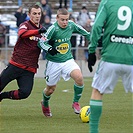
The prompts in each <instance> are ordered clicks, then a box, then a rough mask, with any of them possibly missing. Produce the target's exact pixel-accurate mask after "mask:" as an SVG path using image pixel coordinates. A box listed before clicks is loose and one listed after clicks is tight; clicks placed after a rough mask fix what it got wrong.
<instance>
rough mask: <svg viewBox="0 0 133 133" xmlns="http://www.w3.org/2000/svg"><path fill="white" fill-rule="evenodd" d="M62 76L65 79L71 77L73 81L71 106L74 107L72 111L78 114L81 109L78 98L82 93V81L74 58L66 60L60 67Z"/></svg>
mask: <svg viewBox="0 0 133 133" xmlns="http://www.w3.org/2000/svg"><path fill="white" fill-rule="evenodd" d="M62 77H63V79H64V80H65V81H67V80H69V79H70V78H72V79H73V80H74V81H75V83H74V98H73V104H72V107H73V108H74V112H75V113H76V114H79V113H80V109H81V108H80V105H79V99H80V98H81V95H82V91H83V88H84V83H83V76H82V73H81V70H80V68H79V66H78V65H77V63H76V62H75V61H74V59H71V60H68V61H67V62H65V63H64V65H63V68H62Z"/></svg>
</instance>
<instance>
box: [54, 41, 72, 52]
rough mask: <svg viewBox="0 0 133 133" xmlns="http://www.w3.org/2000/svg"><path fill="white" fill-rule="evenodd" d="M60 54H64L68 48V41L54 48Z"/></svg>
mask: <svg viewBox="0 0 133 133" xmlns="http://www.w3.org/2000/svg"><path fill="white" fill-rule="evenodd" d="M56 49H57V50H58V51H59V52H60V53H61V54H65V53H67V52H68V50H69V45H68V43H62V44H60V45H59V46H57V48H56Z"/></svg>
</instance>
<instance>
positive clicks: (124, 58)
mask: <svg viewBox="0 0 133 133" xmlns="http://www.w3.org/2000/svg"><path fill="white" fill-rule="evenodd" d="M102 28H103V30H104V33H103V41H102V46H103V47H102V53H101V54H102V60H103V61H107V62H112V63H118V64H128V65H133V0H102V1H101V3H100V5H99V8H98V11H97V15H96V19H95V22H94V25H93V27H92V31H91V37H90V41H91V44H90V45H89V52H90V53H93V52H95V49H96V47H97V42H98V40H99V39H100V35H101V33H102Z"/></svg>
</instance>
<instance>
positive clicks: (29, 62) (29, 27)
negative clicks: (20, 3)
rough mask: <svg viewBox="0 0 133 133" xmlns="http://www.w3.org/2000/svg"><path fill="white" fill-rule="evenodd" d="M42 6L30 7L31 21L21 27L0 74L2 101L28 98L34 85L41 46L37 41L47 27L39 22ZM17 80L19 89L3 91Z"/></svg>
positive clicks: (0, 96) (0, 97)
mask: <svg viewBox="0 0 133 133" xmlns="http://www.w3.org/2000/svg"><path fill="white" fill-rule="evenodd" d="M41 12H42V11H41V8H40V7H39V6H38V5H33V6H31V7H30V8H29V17H30V20H29V21H25V22H24V23H22V24H21V25H20V27H19V31H18V40H17V42H16V45H15V47H14V51H13V54H12V57H11V59H10V61H9V64H8V66H7V68H5V69H4V70H3V72H2V73H1V75H0V92H1V93H0V101H2V100H3V99H13V100H18V99H19V100H20V99H25V98H27V97H28V96H29V95H30V93H31V91H32V87H33V82H34V74H35V73H36V71H37V68H38V58H39V54H40V51H41V50H40V48H38V46H37V43H38V40H39V38H41V37H42V35H41V33H44V32H45V31H46V29H45V28H44V27H42V26H41V25H40V24H39V22H40V18H41ZM15 79H16V81H17V84H18V90H11V91H9V92H2V90H3V89H4V88H5V86H6V85H7V84H8V83H9V82H11V81H12V80H15Z"/></svg>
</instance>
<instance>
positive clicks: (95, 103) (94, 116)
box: [89, 99, 102, 133]
mask: <svg viewBox="0 0 133 133" xmlns="http://www.w3.org/2000/svg"><path fill="white" fill-rule="evenodd" d="M90 110H91V113H90V122H89V125H90V133H98V125H99V120H100V116H101V114H102V100H92V99H91V100H90Z"/></svg>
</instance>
